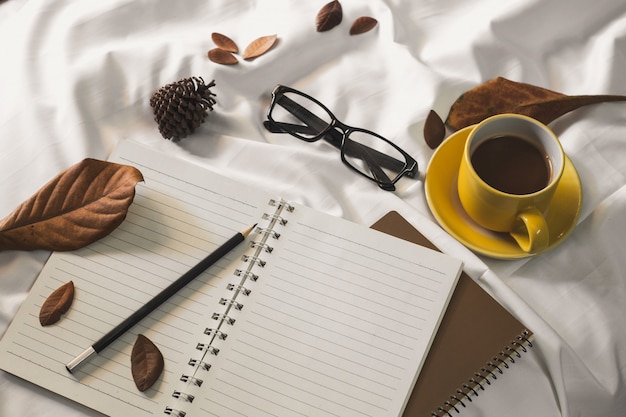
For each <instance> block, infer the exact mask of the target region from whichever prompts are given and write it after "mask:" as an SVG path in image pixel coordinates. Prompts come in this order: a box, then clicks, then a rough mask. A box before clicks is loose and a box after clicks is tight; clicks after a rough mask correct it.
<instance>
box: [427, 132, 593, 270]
mask: <svg viewBox="0 0 626 417" xmlns="http://www.w3.org/2000/svg"><path fill="white" fill-rule="evenodd" d="M472 127H473V126H470V127H466V128H464V129H462V130H459V131H458V132H455V133H454V134H452V135H451V136H450V137H449V138H447V139H446V140H445V141H444V142H443V143H442V144H441V145H439V147H438V148H437V150H436V151H435V153H434V154H433V156H432V158H431V160H430V163H429V164H428V168H427V169H426V177H425V191H426V201H427V202H428V206H429V207H430V210H431V212H432V213H433V215H434V216H435V218H436V219H437V221H438V222H439V224H440V225H441V227H443V228H444V229H445V230H446V231H447V232H448V233H449V234H451V235H452V236H453V237H455V238H456V239H457V240H459V241H460V242H461V243H462V244H464V245H465V246H467V247H468V248H470V249H471V250H473V251H474V252H477V253H480V254H483V255H487V256H490V257H492V258H499V259H517V258H524V257H528V256H532V255H536V254H529V253H526V252H524V251H522V250H521V249H520V247H519V246H518V245H517V243H516V242H515V241H514V240H513V238H511V237H510V236H509V234H508V233H500V232H492V231H490V230H487V229H485V228H483V227H481V226H479V225H478V224H476V223H475V222H474V221H473V220H472V219H471V218H470V217H469V216H468V215H467V213H465V210H464V209H463V206H462V205H461V201H460V200H459V195H458V192H457V190H456V181H457V175H458V170H459V164H460V163H461V156H462V154H463V148H464V146H465V141H466V140H467V137H468V135H469V132H470V130H471V129H472ZM581 206H582V188H581V184H580V178H579V177H578V173H577V172H576V168H574V165H573V164H572V161H570V159H569V158H566V159H565V170H564V172H563V177H562V178H561V182H560V183H559V187H558V188H557V190H556V193H555V194H554V197H553V199H552V203H551V205H550V207H549V208H548V211H547V212H546V221H547V223H548V228H549V229H550V243H549V245H548V247H547V248H546V249H545V250H544V252H545V251H548V250H550V249H552V248H554V247H555V246H556V245H558V244H559V243H561V242H562V241H563V240H565V238H566V237H567V236H568V235H569V234H570V232H571V231H572V230H573V229H574V226H576V221H577V220H578V215H579V214H580V209H581Z"/></svg>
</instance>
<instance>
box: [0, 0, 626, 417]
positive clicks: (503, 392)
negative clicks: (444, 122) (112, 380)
mask: <svg viewBox="0 0 626 417" xmlns="http://www.w3.org/2000/svg"><path fill="white" fill-rule="evenodd" d="M325 3H326V0H315V1H313V0H308V1H296V0H264V1H263V0H259V1H253V0H184V1H179V2H174V1H169V0H107V1H77V0H76V1H70V0H6V1H4V2H2V1H0V218H3V217H5V216H6V215H8V214H9V213H10V212H11V211H12V210H13V209H14V208H15V207H16V206H17V205H18V204H19V203H21V202H22V201H23V200H25V199H26V198H28V197H29V196H30V195H31V194H32V193H34V192H35V191H36V190H37V189H38V188H39V187H41V186H42V185H43V184H44V183H45V182H47V181H48V180H49V179H50V178H52V177H53V176H54V175H56V174H57V173H58V172H59V171H61V170H62V169H64V168H66V167H68V166H70V165H72V164H74V163H76V162H78V161H79V160H81V159H83V158H85V157H93V158H99V159H106V158H107V156H108V154H109V153H110V151H111V150H112V149H113V147H114V146H115V143H116V142H117V141H118V140H120V139H122V138H128V139H131V140H137V141H141V142H143V143H147V144H148V145H150V146H153V147H155V148H159V149H163V150H164V151H165V152H170V153H173V154H177V155H179V156H180V157H182V158H187V159H188V160H189V161H190V163H192V162H193V163H199V164H206V165H212V166H216V167H220V169H222V171H223V172H224V173H225V174H227V175H230V176H232V177H235V178H238V179H240V180H242V181H247V182H250V183H254V184H258V185H259V186H262V187H266V188H268V189H270V190H275V191H276V192H277V193H280V194H282V195H283V196H285V197H289V198H292V199H294V200H297V201H299V202H302V203H304V204H307V205H309V206H312V207H315V208H318V209H320V210H323V211H325V212H328V213H331V214H334V215H337V216H341V217H344V218H346V219H349V220H352V221H354V222H357V223H362V224H365V225H370V224H372V223H373V222H374V221H376V220H377V219H378V218H380V217H381V216H382V215H383V214H385V213H386V212H387V211H389V210H397V211H399V212H400V213H401V214H402V215H403V216H404V217H406V218H407V219H408V220H409V221H411V222H412V223H413V224H414V225H415V226H416V227H418V228H419V229H420V230H421V231H422V232H423V233H424V234H425V235H427V236H428V237H429V238H430V239H432V240H433V241H434V242H435V243H436V244H437V245H438V246H439V247H441V248H442V249H443V250H444V251H445V252H448V253H450V254H453V255H455V256H458V257H460V258H461V259H462V260H463V261H464V262H465V264H466V268H467V270H468V272H469V273H470V274H471V276H472V277H473V278H475V279H476V280H478V282H479V283H480V284H481V285H482V286H483V287H484V288H485V289H486V290H488V291H489V292H490V293H491V294H493V295H494V296H495V297H496V298H497V299H498V300H499V301H500V302H501V303H502V304H503V305H504V306H506V307H507V308H508V309H509V310H510V311H511V312H513V313H514V314H515V315H516V316H517V317H518V318H519V319H520V320H521V321H523V322H524V323H525V324H527V325H528V326H529V327H530V328H531V329H532V330H533V331H534V332H535V337H536V343H535V347H534V348H533V349H532V350H531V351H530V353H529V354H526V355H525V356H524V357H523V358H524V359H523V360H520V361H517V363H516V364H515V365H514V366H513V367H512V368H511V370H509V371H507V372H506V373H505V375H503V376H502V377H501V378H499V379H498V383H497V384H494V385H493V386H492V387H491V388H490V389H489V390H488V391H486V392H485V393H483V394H482V395H481V396H480V397H479V398H478V400H477V401H474V402H473V403H472V404H471V406H470V407H468V408H467V409H463V414H462V415H463V416H512V417H517V416H519V417H522V416H524V417H525V416H547V417H552V416H567V417H574V416H595V417H605V416H606V417H613V416H622V415H624V413H625V412H626V411H625V410H626V388H625V383H626V325H625V324H624V323H625V322H624V320H625V319H626V276H625V275H626V274H625V272H624V271H626V251H625V250H624V241H625V238H624V236H625V235H626V103H614V104H601V105H594V106H592V107H587V108H584V109H580V110H577V111H575V112H573V113H570V114H569V115H566V116H564V117H562V118H559V119H558V120H557V121H556V122H554V123H552V124H551V127H552V128H553V130H554V131H555V133H556V134H557V135H558V136H559V137H560V138H561V140H562V143H563V147H564V148H565V150H566V152H567V154H568V155H569V157H570V158H571V159H572V161H573V162H574V164H575V166H576V168H577V170H578V172H579V174H580V177H581V181H582V185H583V192H584V205H583V209H582V213H581V217H580V220H579V224H578V225H577V227H576V228H575V230H574V232H573V233H572V235H571V236H570V237H569V238H568V239H567V241H566V242H565V243H564V244H562V245H561V246H559V247H557V248H555V249H554V250H552V251H550V252H549V253H546V254H542V255H540V256H537V257H534V258H531V259H525V260H518V261H502V260H493V259H489V258H485V257H482V256H477V255H476V254H474V253H472V252H471V251H469V250H467V249H466V248H465V247H463V246H462V245H461V244H459V243H458V242H456V241H455V240H454V239H453V238H451V237H450V236H449V235H447V234H446V233H445V232H444V231H443V230H442V229H441V228H440V227H439V226H438V225H437V224H436V222H435V220H434V218H433V217H432V215H431V214H430V211H429V209H428V206H427V203H426V199H425V196H424V184H423V178H422V177H420V178H419V179H417V180H411V179H403V180H401V181H400V183H399V186H398V190H397V191H396V192H395V193H390V192H385V191H382V190H380V189H379V188H378V187H377V186H376V185H375V184H373V183H370V182H368V181H367V180H365V179H363V178H361V177H359V176H357V175H355V174H354V173H352V172H350V171H349V170H348V169H347V168H346V167H345V166H343V164H342V163H341V161H340V160H339V155H338V152H337V151H336V150H335V149H334V148H332V147H330V146H327V145H324V144H307V143H303V142H300V141H298V140H297V139H294V138H292V137H290V136H288V135H277V134H270V133H268V132H266V131H265V129H264V128H263V125H262V121H263V119H264V115H265V111H266V106H267V104H268V96H269V93H270V92H271V90H272V88H273V87H274V86H275V85H276V84H277V83H281V84H285V85H289V86H292V87H295V88H298V89H301V90H303V91H305V92H307V93H309V94H311V95H313V96H314V97H316V98H318V99H319V100H321V101H322V102H323V103H325V104H326V105H327V106H328V107H329V108H331V109H332V110H333V111H334V112H335V114H336V115H337V116H338V117H339V118H340V119H341V120H342V121H344V122H346V123H348V124H351V125H354V126H362V127H366V128H368V129H371V130H374V131H376V132H378V133H380V134H383V135H384V136H386V137H388V138H390V139H392V140H393V141H394V142H396V143H397V144H398V145H400V146H401V147H402V148H404V149H405V150H407V151H408V152H409V153H410V154H411V155H413V156H414V157H415V158H416V159H417V160H418V162H419V164H420V170H421V173H422V175H423V172H424V169H425V167H426V166H427V163H428V161H429V159H430V157H431V155H432V154H433V151H432V150H431V149H430V148H428V146H426V144H425V142H424V138H423V133H422V129H423V124H424V120H425V118H426V115H427V114H428V111H429V110H430V109H435V110H436V111H437V112H438V113H439V114H440V115H441V116H442V117H445V116H446V115H447V113H448V110H449V108H450V105H451V104H452V102H453V101H454V100H455V99H456V98H457V97H458V96H459V95H460V94H461V93H463V92H464V91H466V90H468V89H469V88H472V87H474V86H476V85H478V84H480V83H482V82H485V81H487V80H489V79H492V78H494V77H497V76H502V77H506V78H508V79H510V80H514V81H522V82H526V83H531V84H535V85H539V86H542V87H545V88H549V89H552V90H557V91H560V92H562V93H565V94H600V93H606V94H626V3H625V2H624V1H623V0H595V1H593V2H589V1H586V0H515V1H509V2H507V1H501V0H474V1H471V2H469V1H464V0H437V1H434V0H420V1H409V0H402V1H401V0H371V1H358V0H342V1H341V4H342V5H343V12H344V20H343V22H342V23H341V25H340V26H338V27H336V28H334V29H333V30H331V31H329V32H325V33H317V32H316V31H315V17H316V14H317V12H318V10H319V9H320V8H321V7H322V6H323V5H324V4H325ZM362 15H369V16H372V17H375V18H376V19H377V20H378V21H379V24H378V26H377V27H376V28H375V29H374V30H373V31H371V32H368V33H366V34H363V35H359V36H349V35H348V29H349V27H350V25H351V24H352V22H353V21H354V20H355V19H356V18H357V17H359V16H362ZM212 32H220V33H223V34H225V35H227V36H229V37H231V38H232V39H233V40H235V41H236V42H237V43H238V45H239V47H240V48H241V49H243V48H244V47H245V46H246V45H247V44H248V43H249V42H251V41H252V40H253V39H255V38H257V37H259V36H263V35H270V34H277V35H278V37H279V42H278V44H277V45H276V46H275V47H274V48H273V49H272V50H271V51H270V52H268V53H267V54H266V55H264V56H262V57H260V58H258V59H256V60H253V61H250V62H247V61H246V62H240V63H239V64H238V65H235V66H221V65H218V64H215V63H213V62H210V61H209V60H208V59H207V56H206V53H207V51H208V50H209V49H211V48H213V47H214V45H213V43H212V41H211V33H212ZM189 76H201V77H203V78H204V79H205V81H210V80H212V79H215V81H216V84H217V85H216V87H215V88H214V92H216V93H217V101H218V104H217V105H216V107H215V111H213V112H212V113H211V114H210V115H209V117H208V120H207V122H206V123H204V124H203V125H202V126H201V127H200V128H199V129H198V130H197V131H196V132H195V133H194V134H193V135H192V136H190V137H188V138H186V139H183V140H182V141H181V142H179V143H172V142H169V141H165V140H164V139H162V138H161V136H160V134H159V132H158V130H157V126H156V123H155V122H154V120H153V118H152V113H151V109H150V106H149V103H148V101H149V98H150V95H151V94H152V92H153V91H154V90H156V89H157V88H159V87H160V86H162V85H165V84H168V83H170V82H173V81H176V80H178V79H180V78H184V77H189ZM48 255H49V253H47V252H44V251H36V252H16V251H6V252H1V253H0V334H2V333H3V332H4V331H5V329H6V328H7V326H8V325H9V323H10V321H11V319H12V318H13V316H14V314H15V312H16V310H17V308H18V307H19V305H20V303H21V302H22V301H23V300H24V298H25V297H26V294H27V292H28V290H29V287H30V286H31V285H32V283H33V281H34V280H35V278H36V276H37V274H38V272H39V270H40V269H41V267H42V265H43V263H44V262H45V260H46V258H47V256H48ZM59 415H64V416H82V415H97V414H96V413H94V412H93V411H91V410H88V409H86V408H83V407H81V406H78V405H75V404H73V403H71V402H69V401H67V400H65V399H63V398H61V397H59V396H56V395H54V394H50V393H48V392H45V391H43V390H42V389H39V388H38V387H36V386H35V385H33V384H30V383H27V382H24V381H21V380H19V379H17V378H15V377H13V376H11V375H7V374H6V373H3V372H2V373H0V416H7V417H13V416H15V417H17V416H20V417H31V416H33V417H35V416H36V417H48V416H50V417H52V416H59Z"/></svg>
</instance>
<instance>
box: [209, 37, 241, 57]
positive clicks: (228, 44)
mask: <svg viewBox="0 0 626 417" xmlns="http://www.w3.org/2000/svg"><path fill="white" fill-rule="evenodd" d="M211 39H212V40H213V43H214V44H215V46H217V47H218V48H220V49H223V50H224V51H228V52H232V53H234V54H236V53H239V47H238V46H237V44H236V43H235V41H233V40H232V39H231V38H229V37H228V36H226V35H222V34H221V33H217V32H213V33H212V34H211Z"/></svg>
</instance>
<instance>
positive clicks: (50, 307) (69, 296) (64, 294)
mask: <svg viewBox="0 0 626 417" xmlns="http://www.w3.org/2000/svg"><path fill="white" fill-rule="evenodd" d="M72 301H74V282H72V281H70V282H68V283H67V284H63V285H61V286H60V287H59V288H57V289H56V290H54V291H53V292H52V294H50V295H49V296H48V298H46V301H44V303H43V305H42V306H41V309H39V323H40V324H41V325H42V326H49V325H51V324H54V323H56V322H57V321H59V320H60V319H61V316H62V315H63V314H65V313H66V312H67V311H68V310H69V309H70V306H71V305H72Z"/></svg>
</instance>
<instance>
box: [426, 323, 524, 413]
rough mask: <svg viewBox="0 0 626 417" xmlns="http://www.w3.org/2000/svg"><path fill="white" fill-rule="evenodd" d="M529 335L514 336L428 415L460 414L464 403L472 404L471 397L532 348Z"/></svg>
mask: <svg viewBox="0 0 626 417" xmlns="http://www.w3.org/2000/svg"><path fill="white" fill-rule="evenodd" d="M532 346H533V344H532V342H531V336H530V333H529V332H528V331H527V330H524V331H523V332H522V333H521V334H520V335H518V336H516V340H511V341H510V342H509V345H508V346H505V347H504V349H503V350H501V351H500V352H498V355H497V356H494V357H493V358H492V359H491V360H490V361H488V362H487V363H486V364H485V366H483V367H481V368H480V371H477V372H474V376H473V377H471V378H469V379H468V380H467V382H466V383H464V384H463V385H462V386H461V387H459V388H457V390H456V392H455V393H454V394H451V395H450V396H449V399H447V400H446V401H444V403H443V404H442V405H440V406H439V407H437V410H435V411H432V412H431V413H430V416H431V417H446V416H447V417H453V415H452V412H456V413H457V414H460V413H461V410H462V408H465V407H467V405H466V404H465V401H468V402H472V401H473V399H472V397H478V393H479V391H484V390H485V387H486V386H487V385H491V380H496V379H498V374H503V373H504V370H503V368H504V369H508V368H509V367H510V364H513V363H515V358H513V356H515V357H517V358H521V357H522V355H521V354H522V352H526V351H527V350H528V349H527V348H529V347H532Z"/></svg>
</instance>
